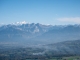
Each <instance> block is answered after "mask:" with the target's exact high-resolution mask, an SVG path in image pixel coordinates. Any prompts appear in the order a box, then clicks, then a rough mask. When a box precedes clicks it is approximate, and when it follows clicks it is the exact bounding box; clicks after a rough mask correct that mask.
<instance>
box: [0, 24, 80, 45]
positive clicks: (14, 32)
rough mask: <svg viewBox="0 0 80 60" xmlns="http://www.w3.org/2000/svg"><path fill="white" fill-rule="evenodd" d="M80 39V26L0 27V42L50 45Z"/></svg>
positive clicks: (36, 25) (30, 25)
mask: <svg viewBox="0 0 80 60" xmlns="http://www.w3.org/2000/svg"><path fill="white" fill-rule="evenodd" d="M78 39H80V25H55V26H53V25H43V24H40V23H37V24H35V23H31V24H27V23H26V24H21V25H13V24H8V25H3V26H0V42H18V43H22V42H24V43H26V44H27V43H33V44H50V43H56V42H62V41H68V40H78Z"/></svg>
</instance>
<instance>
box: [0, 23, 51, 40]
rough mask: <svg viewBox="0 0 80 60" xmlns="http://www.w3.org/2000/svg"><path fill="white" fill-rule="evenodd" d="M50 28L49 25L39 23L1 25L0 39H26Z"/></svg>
mask: <svg viewBox="0 0 80 60" xmlns="http://www.w3.org/2000/svg"><path fill="white" fill-rule="evenodd" d="M51 28H52V26H51V25H42V24H39V23H37V24H35V23H31V24H27V23H26V24H20V25H13V24H9V25H3V26H1V27H0V41H8V40H9V41H17V40H27V39H30V38H33V37H36V36H39V35H41V34H43V33H45V32H47V31H48V30H50V29H51Z"/></svg>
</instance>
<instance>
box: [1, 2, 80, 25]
mask: <svg viewBox="0 0 80 60" xmlns="http://www.w3.org/2000/svg"><path fill="white" fill-rule="evenodd" d="M21 21H26V22H30V23H42V24H52V25H65V24H80V0H0V24H2V23H4V24H9V23H14V22H21Z"/></svg>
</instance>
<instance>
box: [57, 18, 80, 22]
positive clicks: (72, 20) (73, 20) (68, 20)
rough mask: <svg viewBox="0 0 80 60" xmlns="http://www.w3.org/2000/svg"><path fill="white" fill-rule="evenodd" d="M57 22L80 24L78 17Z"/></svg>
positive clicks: (59, 19)
mask: <svg viewBox="0 0 80 60" xmlns="http://www.w3.org/2000/svg"><path fill="white" fill-rule="evenodd" d="M57 20H58V21H61V22H71V23H80V17H69V18H68V17H65V18H58V19H57Z"/></svg>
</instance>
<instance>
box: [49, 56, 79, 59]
mask: <svg viewBox="0 0 80 60" xmlns="http://www.w3.org/2000/svg"><path fill="white" fill-rule="evenodd" d="M49 60H80V56H70V57H62V58H52V59H49Z"/></svg>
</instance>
